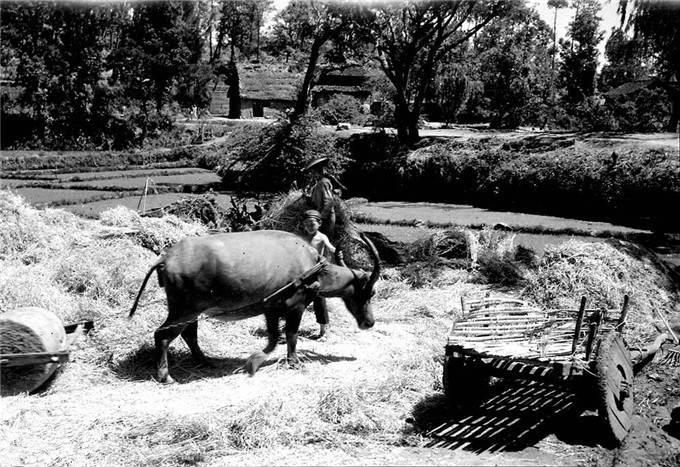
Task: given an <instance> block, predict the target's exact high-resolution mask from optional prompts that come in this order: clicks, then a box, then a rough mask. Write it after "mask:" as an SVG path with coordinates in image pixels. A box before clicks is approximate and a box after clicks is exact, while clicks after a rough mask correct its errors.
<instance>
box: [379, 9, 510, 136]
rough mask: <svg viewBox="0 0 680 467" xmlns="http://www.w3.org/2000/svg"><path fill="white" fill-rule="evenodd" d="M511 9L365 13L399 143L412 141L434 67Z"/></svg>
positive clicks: (416, 130)
mask: <svg viewBox="0 0 680 467" xmlns="http://www.w3.org/2000/svg"><path fill="white" fill-rule="evenodd" d="M515 3H517V2H514V1H509V0H505V1H501V0H497V1H496V0H452V1H438V0H426V1H419V2H411V1H400V2H390V3H385V4H379V5H377V6H372V7H371V8H372V9H373V11H374V12H375V20H373V21H370V22H369V23H367V26H368V27H369V28H370V30H371V31H370V32H371V35H372V36H373V37H374V42H375V46H376V53H377V57H376V58H377V60H378V62H379V63H380V67H381V68H382V70H383V72H384V73H385V75H386V76H387V78H388V79H389V80H390V81H391V82H392V85H393V86H394V88H395V99H396V101H395V122H396V125H397V134H398V136H399V139H400V140H401V141H403V142H406V143H410V142H413V141H415V140H417V139H418V120H419V118H420V113H421V109H422V106H423V103H424V99H425V97H426V96H427V94H428V90H429V87H430V86H431V84H432V80H433V77H434V73H435V70H436V64H437V63H439V62H440V61H441V60H442V59H443V58H444V57H445V56H446V54H448V53H449V52H451V51H452V50H454V49H456V48H457V47H459V46H461V45H463V44H465V43H467V41H468V40H469V39H470V38H471V37H473V36H474V35H475V34H477V33H478V32H479V31H481V30H482V29H483V28H484V27H485V26H486V25H487V24H488V23H489V22H490V21H491V20H492V19H494V18H496V17H497V16H500V15H501V14H504V13H505V12H506V11H508V10H509V9H511V8H512V7H513V5H514V4H515Z"/></svg>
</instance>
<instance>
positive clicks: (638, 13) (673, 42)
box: [619, 0, 680, 131]
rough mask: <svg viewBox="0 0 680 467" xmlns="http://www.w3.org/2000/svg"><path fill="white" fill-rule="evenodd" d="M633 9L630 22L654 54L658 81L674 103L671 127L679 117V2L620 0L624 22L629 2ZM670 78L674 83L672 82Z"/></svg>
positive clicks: (636, 36) (670, 127) (647, 50)
mask: <svg viewBox="0 0 680 467" xmlns="http://www.w3.org/2000/svg"><path fill="white" fill-rule="evenodd" d="M629 3H631V6H632V8H631V12H630V16H629V17H628V21H627V26H628V27H629V28H632V30H633V32H634V37H635V38H636V39H638V40H639V41H640V44H641V46H642V47H643V50H644V51H645V52H647V53H649V54H651V55H652V56H653V58H654V62H655V69H656V71H657V73H656V75H657V77H658V78H659V81H658V82H659V84H660V85H662V86H664V87H665V89H666V91H667V92H668V95H669V97H670V100H671V102H672V105H673V111H672V113H671V117H670V119H669V124H668V130H670V131H674V130H675V129H676V128H677V127H678V123H679V121H680V88H678V83H680V3H679V2H676V1H671V0H632V1H631V2H629V1H628V0H620V2H619V11H620V12H621V15H622V16H621V18H622V23H625V22H626V13H627V7H628V4H629ZM671 78H673V79H674V80H675V83H674V84H673V83H671V82H670V81H671Z"/></svg>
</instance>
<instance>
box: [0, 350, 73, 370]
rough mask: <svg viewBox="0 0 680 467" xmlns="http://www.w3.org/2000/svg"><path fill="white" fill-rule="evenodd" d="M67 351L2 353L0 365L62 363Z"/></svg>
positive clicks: (66, 357)
mask: <svg viewBox="0 0 680 467" xmlns="http://www.w3.org/2000/svg"><path fill="white" fill-rule="evenodd" d="M68 357H69V352H68V351H62V352H54V353H50V352H35V353H23V354H2V355H0V365H2V366H4V367H14V366H24V365H41V364H47V363H63V362H66V361H68Z"/></svg>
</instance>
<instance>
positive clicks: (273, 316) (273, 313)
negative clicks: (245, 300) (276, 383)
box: [245, 309, 279, 376]
mask: <svg viewBox="0 0 680 467" xmlns="http://www.w3.org/2000/svg"><path fill="white" fill-rule="evenodd" d="M264 317H265V319H266V321H267V347H265V348H264V349H262V350H261V351H257V352H254V353H253V354H252V355H251V356H250V357H248V360H247V361H246V365H245V369H246V371H247V372H248V373H249V374H250V376H253V375H254V374H255V373H256V372H257V370H259V369H260V366H262V363H264V361H265V359H266V358H267V355H269V354H270V353H272V352H273V351H274V349H275V348H276V345H277V343H278V340H279V313H278V310H275V309H274V310H267V311H266V312H265V314H264Z"/></svg>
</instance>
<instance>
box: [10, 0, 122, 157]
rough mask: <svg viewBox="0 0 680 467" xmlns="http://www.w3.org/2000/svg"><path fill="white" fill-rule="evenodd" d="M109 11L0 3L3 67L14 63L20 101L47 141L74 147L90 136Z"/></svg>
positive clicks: (67, 6) (59, 145)
mask: <svg viewBox="0 0 680 467" xmlns="http://www.w3.org/2000/svg"><path fill="white" fill-rule="evenodd" d="M114 10H115V8H114ZM111 14H112V10H111V9H109V8H92V7H91V6H88V5H83V4H78V3H76V4H64V3H60V2H35V3H26V2H5V3H3V4H2V44H3V45H2V49H3V54H2V56H3V68H5V69H6V64H8V61H12V62H13V67H12V68H13V69H14V76H13V78H14V83H15V85H17V86H20V87H22V88H23V93H22V95H21V98H20V104H21V105H22V106H23V107H24V108H26V109H28V111H29V112H30V114H31V117H32V120H33V122H34V123H35V125H36V129H37V131H38V132H39V139H40V140H41V142H42V143H43V144H48V145H50V144H53V145H56V146H57V147H69V146H70V147H73V146H74V145H76V144H82V140H83V139H88V138H90V137H92V131H93V128H92V125H91V123H92V120H93V118H94V115H93V104H94V102H95V101H96V99H97V95H98V93H100V92H101V80H102V73H103V72H104V69H105V67H104V59H103V56H104V54H103V53H102V52H103V50H104V47H105V41H104V38H105V32H106V30H107V27H108V26H109V25H110V21H111Z"/></svg>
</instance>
